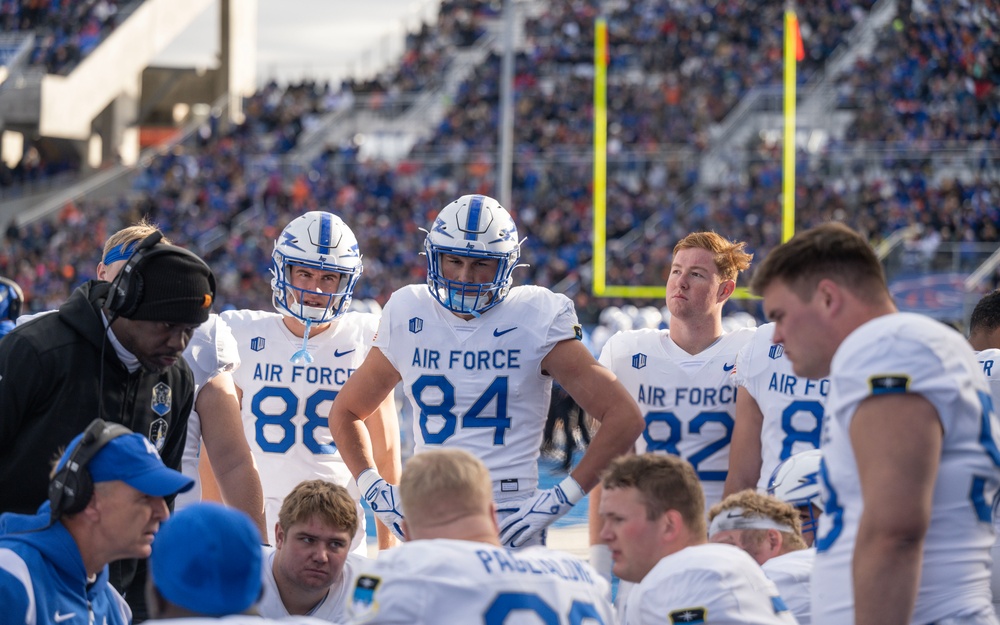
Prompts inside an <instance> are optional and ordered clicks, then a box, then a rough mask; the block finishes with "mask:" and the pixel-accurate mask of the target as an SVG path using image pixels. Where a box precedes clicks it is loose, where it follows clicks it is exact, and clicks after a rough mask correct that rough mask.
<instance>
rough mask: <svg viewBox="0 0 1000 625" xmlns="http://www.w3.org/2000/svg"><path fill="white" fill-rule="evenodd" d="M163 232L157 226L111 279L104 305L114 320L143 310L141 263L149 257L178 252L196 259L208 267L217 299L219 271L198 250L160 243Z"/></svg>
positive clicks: (213, 298) (209, 277)
mask: <svg viewBox="0 0 1000 625" xmlns="http://www.w3.org/2000/svg"><path fill="white" fill-rule="evenodd" d="M162 238H163V233H162V232H160V231H159V230H157V231H156V232H154V233H153V234H151V235H149V236H148V237H146V238H145V239H143V240H142V241H140V242H139V244H138V245H136V246H135V250H133V251H132V254H131V255H129V257H128V261H126V263H125V266H124V267H122V270H121V271H119V272H118V275H117V276H115V279H114V280H112V282H111V291H110V292H109V293H108V298H107V301H105V303H104V306H105V308H107V309H108V311H109V312H110V313H111V320H112V321H114V320H115V319H117V318H118V317H125V318H126V319H128V318H130V317H131V316H132V315H134V314H135V313H136V311H138V310H139V304H141V303H142V295H143V282H142V271H140V269H141V267H142V266H143V265H144V264H146V263H147V262H148V261H149V259H151V258H155V257H157V256H164V255H166V254H177V255H180V256H187V257H189V258H192V259H194V260H195V261H196V262H197V263H198V264H199V265H201V266H202V267H204V268H205V270H206V272H207V273H208V288H209V289H211V291H212V301H215V274H213V273H212V269H211V268H210V267H209V266H208V264H206V263H205V261H204V260H202V259H201V257H200V256H198V255H197V254H195V253H193V252H190V251H188V250H186V249H184V248H182V247H177V246H175V245H166V244H164V245H160V244H159V243H160V240H161V239H162Z"/></svg>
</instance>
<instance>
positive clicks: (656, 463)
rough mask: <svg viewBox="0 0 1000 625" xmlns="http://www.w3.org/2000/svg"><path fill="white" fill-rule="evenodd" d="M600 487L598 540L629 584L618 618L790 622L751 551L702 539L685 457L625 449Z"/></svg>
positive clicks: (695, 484)
mask: <svg viewBox="0 0 1000 625" xmlns="http://www.w3.org/2000/svg"><path fill="white" fill-rule="evenodd" d="M601 486H602V488H603V491H604V495H603V497H602V498H601V508H600V517H601V521H602V526H601V532H600V536H601V539H602V540H603V541H604V542H605V543H606V544H607V545H608V546H609V547H610V548H611V554H612V558H613V559H614V573H615V575H617V576H618V577H620V578H621V579H622V580H625V581H628V582H632V583H634V584H636V586H635V587H633V588H632V590H631V592H630V593H629V595H628V600H627V602H626V604H625V618H624V620H623V622H624V623H625V625H654V624H655V625H660V624H661V623H666V622H669V623H712V624H713V625H736V624H737V623H739V624H741V625H748V624H763V623H769V624H772V625H778V624H779V623H780V624H786V625H787V624H788V623H795V622H796V620H795V617H794V616H793V615H792V613H791V612H789V610H788V608H787V607H785V604H784V601H782V599H781V596H780V595H779V594H778V590H777V588H776V587H775V585H774V582H772V581H771V580H769V579H768V578H767V577H766V576H765V575H764V572H763V571H762V570H761V568H760V566H759V565H758V564H757V563H756V562H754V560H753V558H751V557H750V556H749V555H748V554H747V553H746V552H745V551H743V550H742V549H739V548H737V547H734V546H732V545H723V544H708V543H707V542H706V539H705V537H706V535H707V532H706V528H705V496H704V494H703V493H702V491H701V483H700V480H699V478H698V475H697V473H696V472H695V470H694V468H693V467H692V466H691V463H689V462H688V461H687V460H684V459H683V458H680V457H678V456H675V455H671V454H651V453H646V454H640V455H634V456H625V457H623V458H619V459H617V460H615V461H614V462H612V463H611V466H610V467H609V468H608V470H607V471H606V472H605V473H604V474H603V476H602V478H601Z"/></svg>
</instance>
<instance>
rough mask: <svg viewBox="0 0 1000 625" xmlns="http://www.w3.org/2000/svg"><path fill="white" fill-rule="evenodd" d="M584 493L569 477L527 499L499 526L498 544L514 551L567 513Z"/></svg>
mask: <svg viewBox="0 0 1000 625" xmlns="http://www.w3.org/2000/svg"><path fill="white" fill-rule="evenodd" d="M585 494H586V493H584V492H583V489H582V488H580V485H579V484H577V483H576V480H574V479H573V478H572V477H569V476H567V477H566V479H564V480H563V481H562V482H560V483H559V484H558V485H556V486H555V487H553V488H549V489H548V490H541V491H538V492H537V493H535V496H534V497H532V498H531V499H528V500H527V501H525V502H524V504H523V505H522V506H521V507H520V508H519V509H518V510H517V512H515V513H514V514H512V515H510V516H509V517H507V518H506V519H504V521H503V525H501V526H500V543H501V544H502V545H503V546H505V547H511V548H514V549H516V548H518V547H521V546H523V545H524V543H526V542H527V541H528V539H529V538H531V537H532V536H534V535H535V534H537V533H538V532H540V531H542V530H544V529H545V528H546V527H548V526H549V525H552V523H553V522H555V520H556V519H559V518H561V517H562V516H563V515H564V514H566V513H567V512H569V511H570V508H572V507H573V506H574V505H575V504H576V502H578V501H580V500H581V499H583V496H584V495H585Z"/></svg>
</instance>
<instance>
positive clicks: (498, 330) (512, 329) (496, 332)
mask: <svg viewBox="0 0 1000 625" xmlns="http://www.w3.org/2000/svg"><path fill="white" fill-rule="evenodd" d="M516 329H517V326H514V327H513V328H507V329H506V330H504V331H503V332H501V331H500V328H495V329H494V330H493V336H503V335H504V334H507V333H508V332H513V331H514V330H516Z"/></svg>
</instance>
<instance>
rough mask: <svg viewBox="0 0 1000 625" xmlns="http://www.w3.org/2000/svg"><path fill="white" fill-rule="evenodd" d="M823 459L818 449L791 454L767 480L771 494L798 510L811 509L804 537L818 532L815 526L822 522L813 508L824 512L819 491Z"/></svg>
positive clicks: (803, 526) (804, 526)
mask: <svg viewBox="0 0 1000 625" xmlns="http://www.w3.org/2000/svg"><path fill="white" fill-rule="evenodd" d="M822 460H823V454H822V452H820V450H818V449H810V450H808V451H802V452H799V453H797V454H792V455H791V456H789V457H788V458H786V459H785V460H783V461H782V462H781V464H779V465H778V466H776V467H775V468H774V472H773V473H771V478H770V479H769V480H768V481H767V492H768V494H770V495H774V496H775V497H777V498H778V499H780V500H782V501H784V502H786V503H790V504H792V505H793V506H795V507H796V508H808V509H809V521H808V522H806V523H803V524H802V533H803V534H804V533H806V532H815V531H816V523H818V522H819V519H818V518H817V517H816V516H815V515H814V514H813V512H812V506H816V508H817V509H818V510H819V511H820V512H823V500H822V498H820V492H819V479H820V477H819V466H820V462H821V461H822ZM810 504H812V505H810Z"/></svg>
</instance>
